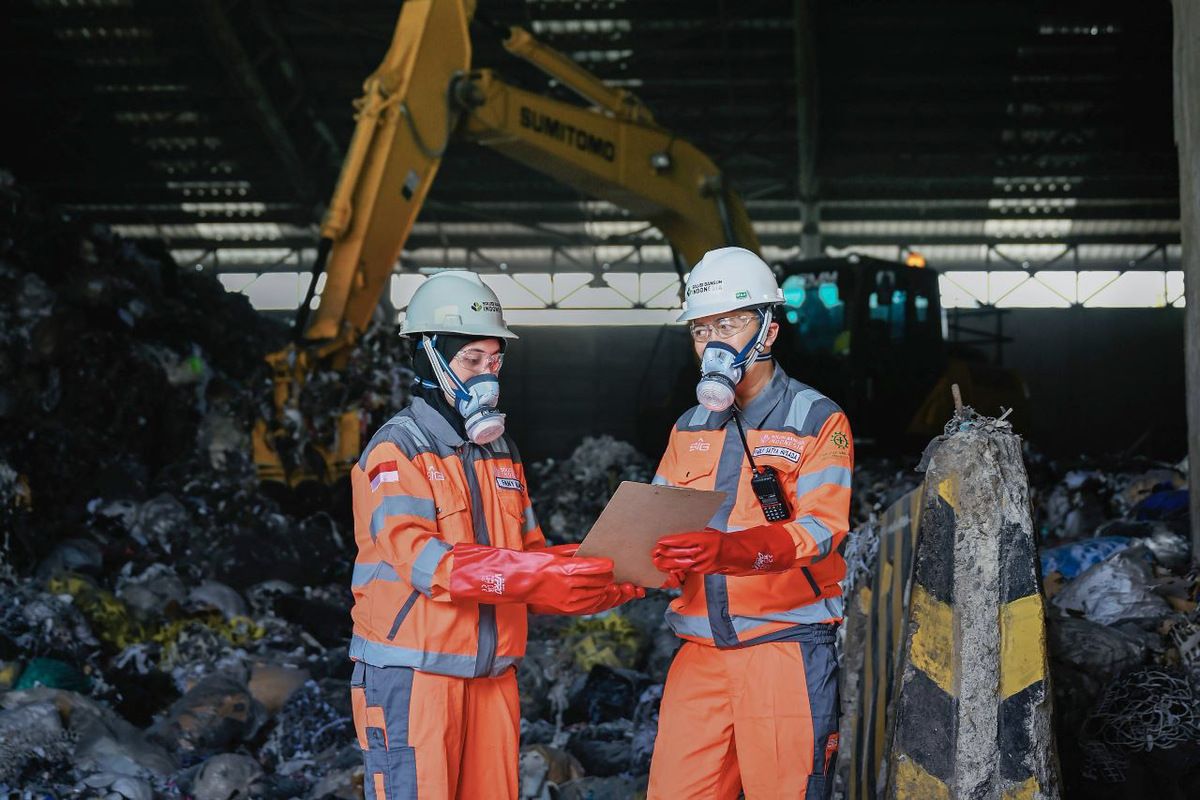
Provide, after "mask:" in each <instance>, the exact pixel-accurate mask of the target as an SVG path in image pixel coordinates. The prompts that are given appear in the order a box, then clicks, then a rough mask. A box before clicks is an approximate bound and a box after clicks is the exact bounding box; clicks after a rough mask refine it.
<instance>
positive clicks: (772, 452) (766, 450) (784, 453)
mask: <svg viewBox="0 0 1200 800" xmlns="http://www.w3.org/2000/svg"><path fill="white" fill-rule="evenodd" d="M759 456H778V457H779V458H786V459H787V460H788V461H790V462H792V463H793V464H799V463H800V454H799V453H797V452H796V451H795V450H791V449H789V448H787V447H774V446H772V447H756V448H754V457H755V458H758V457H759Z"/></svg>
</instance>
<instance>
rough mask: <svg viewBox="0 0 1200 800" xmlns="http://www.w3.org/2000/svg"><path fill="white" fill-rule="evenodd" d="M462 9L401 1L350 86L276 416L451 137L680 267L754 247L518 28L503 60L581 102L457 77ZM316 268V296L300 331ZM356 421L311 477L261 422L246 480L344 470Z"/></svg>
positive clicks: (326, 351)
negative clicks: (646, 228)
mask: <svg viewBox="0 0 1200 800" xmlns="http://www.w3.org/2000/svg"><path fill="white" fill-rule="evenodd" d="M474 12H475V3H474V2H473V0H406V2H405V3H404V5H403V7H402V10H401V13H400V18H399V20H398V22H397V24H396V31H395V34H394V36H393V39H392V43H391V46H390V47H389V49H388V51H387V54H386V55H385V57H384V59H383V62H382V63H381V64H380V66H379V68H378V69H377V70H376V71H375V72H374V73H372V74H371V75H370V77H368V78H367V80H366V81H365V82H364V84H363V95H362V97H361V98H360V99H359V100H357V101H356V102H355V121H356V123H355V129H354V135H353V138H352V139H351V143H350V148H349V150H348V152H347V154H346V159H345V161H344V163H343V166H342V172H341V174H340V176H339V178H338V183H337V187H336V189H335V190H334V194H333V197H332V199H331V201H330V205H329V210H328V212H327V214H326V217H325V220H324V222H323V223H322V225H321V242H320V246H319V248H318V259H317V265H316V267H315V268H314V275H313V285H312V287H311V288H310V292H309V297H308V298H306V301H305V303H304V304H302V307H301V309H300V311H299V316H298V320H297V327H298V328H299V329H300V330H301V331H302V335H301V336H300V338H299V341H298V342H296V343H295V344H293V345H291V346H290V347H288V348H287V349H285V350H283V351H280V352H278V353H273V354H272V355H270V356H268V358H267V361H268V363H269V364H270V365H271V366H272V369H273V371H274V380H275V396H274V401H275V402H274V405H275V412H276V417H277V419H283V418H284V416H285V415H286V412H287V410H288V409H289V408H295V407H296V406H297V404H298V398H299V394H300V392H301V391H302V390H303V386H304V384H305V381H306V379H307V377H308V375H309V374H310V373H311V372H312V370H314V369H316V368H318V367H330V368H334V369H337V368H340V367H342V366H343V365H344V364H345V359H346V357H347V355H348V354H349V352H350V351H351V349H352V348H353V347H354V344H355V342H356V341H357V339H358V337H359V336H361V335H362V333H364V332H365V331H366V329H367V326H368V325H369V323H370V321H371V317H372V315H373V314H374V311H375V309H376V307H377V306H378V304H379V299H380V296H381V295H382V294H383V292H384V291H385V290H386V289H387V286H388V280H389V278H390V277H391V275H392V273H393V271H394V270H395V266H396V263H397V261H398V259H399V256H400V252H401V250H402V249H403V247H404V243H405V241H406V240H407V239H408V236H409V234H410V233H411V231H412V227H413V224H414V223H415V222H416V219H417V216H418V214H419V213H420V210H421V206H422V204H423V203H424V201H425V197H426V196H427V195H428V193H429V189H430V186H431V185H432V183H433V180H434V177H435V175H436V174H437V170H438V167H439V166H440V164H441V161H442V157H443V155H444V153H445V151H446V146H447V144H448V143H449V141H450V139H451V137H452V136H455V135H457V136H460V137H463V138H465V139H467V140H470V141H474V142H477V143H479V144H481V145H483V146H485V147H490V148H492V149H494V150H496V151H497V152H499V153H503V154H504V155H506V156H508V157H509V158H512V159H514V160H515V161H519V162H521V163H523V164H525V165H527V166H529V167H530V168H531V169H534V170H537V171H539V172H543V173H545V174H547V175H549V176H550V177H552V178H555V179H556V180H558V181H561V182H562V183H565V184H567V185H569V186H572V187H574V188H576V189H578V190H579V191H581V192H584V193H586V194H588V195H591V196H592V197H595V198H598V199H601V200H607V201H609V202H611V203H613V204H615V205H617V206H620V207H622V208H624V209H627V210H628V211H629V212H630V213H631V214H633V215H635V216H637V217H639V218H643V219H646V220H648V221H649V222H650V223H652V224H653V225H654V226H655V227H657V228H658V229H659V230H660V231H661V232H662V234H663V236H664V237H665V238H666V239H667V241H668V242H670V244H671V245H672V247H673V248H674V249H675V251H676V252H677V253H678V254H679V255H680V256H681V257H682V258H683V259H684V260H686V261H687V262H688V263H695V262H696V261H698V260H699V259H700V257H701V256H702V255H703V253H704V252H705V251H706V250H709V249H712V248H714V247H720V246H723V245H729V244H737V245H741V246H743V247H747V248H750V249H752V250H756V251H757V249H758V239H757V237H756V236H755V233H754V229H753V228H752V227H751V225H750V220H749V218H748V217H747V215H746V211H745V208H744V207H743V206H742V203H741V201H740V199H738V197H737V196H736V195H735V194H734V193H733V192H732V191H731V190H730V189H729V187H728V186H727V185H726V184H725V181H724V179H723V177H722V175H721V172H720V170H719V169H718V168H717V167H716V165H715V164H713V162H712V161H711V160H710V159H709V158H708V157H707V156H705V155H704V154H703V153H701V152H700V151H699V150H698V149H696V148H695V147H694V146H693V145H691V144H689V143H688V142H686V141H685V140H683V139H680V138H678V137H676V136H675V135H674V134H672V133H671V132H669V131H667V130H664V129H663V128H661V127H659V125H658V124H657V123H656V122H655V121H654V118H653V116H652V115H651V113H650V112H649V110H648V109H647V108H646V107H645V106H644V105H643V104H642V103H641V101H640V100H638V99H637V97H635V96H634V95H633V94H632V93H630V92H628V91H625V90H623V89H615V88H612V87H609V86H607V85H605V84H604V83H603V81H601V80H600V79H599V78H597V77H596V76H594V75H592V74H591V73H590V72H588V71H587V70H585V69H584V68H583V67H581V66H579V65H578V64H576V63H574V62H573V61H571V60H570V59H568V58H567V57H566V56H564V55H563V54H561V53H559V52H557V51H555V50H554V49H553V48H550V47H549V46H547V45H545V44H544V43H541V42H539V41H537V39H535V38H534V37H533V36H532V35H531V34H529V33H528V32H527V31H525V30H523V29H521V28H512V29H511V30H510V31H509V34H508V36H507V38H506V39H505V41H504V45H505V47H506V48H507V49H508V51H509V52H511V53H513V54H514V55H516V56H518V57H520V58H523V59H525V60H526V61H528V62H529V63H531V64H533V65H535V66H536V67H538V68H539V69H541V70H542V71H543V72H545V73H546V74H548V75H550V76H551V77H553V78H555V79H556V80H558V81H560V82H561V83H562V84H563V85H565V86H568V87H570V88H571V89H572V90H574V91H575V92H576V93H577V94H579V95H580V97H582V98H583V99H584V101H585V102H586V103H588V105H587V106H586V107H585V106H581V105H575V104H572V103H567V102H563V101H561V100H556V99H553V98H549V97H545V96H543V95H539V94H536V93H534V92H530V91H527V90H525V89H520V88H517V87H514V86H511V85H509V84H506V83H505V82H504V81H502V80H501V79H500V78H499V77H498V76H497V75H496V73H494V72H492V71H490V70H479V71H471V40H470V34H469V26H470V22H471V19H472V17H473V15H474ZM322 271H323V272H324V273H325V275H326V281H325V286H324V290H323V291H322V293H321V295H320V300H319V305H318V306H317V307H316V310H315V312H313V313H312V318H311V321H310V320H309V319H308V315H309V301H310V300H311V298H312V295H313V293H314V290H315V286H316V279H317V276H318V274H320V273H321V272H322ZM356 420H357V416H356V414H355V412H354V411H349V412H347V413H346V414H345V415H344V418H343V420H342V423H341V424H340V425H338V426H337V427H338V433H337V437H336V439H337V440H336V441H335V442H331V443H328V444H327V445H326V446H325V448H324V449H323V450H322V451H321V452H320V453H319V455H320V457H321V460H323V461H324V462H325V464H326V465H327V467H328V468H327V469H326V474H325V475H313V474H312V473H311V471H310V470H309V468H308V467H306V466H305V465H304V464H305V463H306V461H305V460H299V459H294V458H293V459H290V461H291V462H292V463H288V464H284V463H283V459H282V458H281V456H280V453H279V448H278V447H276V446H275V445H276V444H278V443H281V440H282V439H283V438H284V437H285V436H286V433H285V431H284V429H283V426H282V425H281V424H278V423H274V424H273V423H271V422H268V421H267V420H260V421H259V423H258V425H257V426H256V427H255V430H254V454H255V461H256V463H257V465H258V467H259V475H260V477H262V478H263V479H267V480H286V482H288V483H290V484H292V485H295V484H297V483H299V482H301V481H304V480H309V479H314V478H315V479H318V480H329V479H332V478H335V477H337V476H339V475H343V474H345V472H346V471H347V470H348V469H349V465H350V463H352V461H353V460H354V458H356V457H357V455H358V449H359V426H358V425H356ZM311 460H312V459H308V460H307V462H311Z"/></svg>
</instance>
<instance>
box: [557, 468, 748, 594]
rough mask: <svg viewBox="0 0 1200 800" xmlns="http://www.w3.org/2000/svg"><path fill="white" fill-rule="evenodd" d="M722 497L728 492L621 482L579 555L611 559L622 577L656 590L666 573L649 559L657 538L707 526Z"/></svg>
mask: <svg viewBox="0 0 1200 800" xmlns="http://www.w3.org/2000/svg"><path fill="white" fill-rule="evenodd" d="M724 500H725V492H709V491H704V490H700V489H683V488H678V487H674V486H656V485H653V484H649V483H637V482H635V481H622V482H621V485H620V486H618V487H617V491H616V492H615V493H614V494H613V496H612V499H611V500H609V501H608V505H606V506H605V507H604V511H602V512H601V513H600V518H599V519H597V520H596V524H595V525H593V526H592V529H591V530H590V531H588V534H587V536H586V537H584V539H583V543H582V544H580V545H579V550H578V552H577V553H576V555H577V556H595V557H600V558H611V559H612V562H613V573H614V575H615V577H616V579H617V580H618V581H629V582H631V583H636V584H637V585H639V586H646V587H650V588H657V587H659V586H661V585H662V583H663V581H664V580H666V577H667V576H666V575H664V574H663V573H662V572H659V571H658V569H657V568H655V566H654V562H653V561H652V560H651V558H650V553H651V551H652V550H653V549H654V544H655V542H657V541H658V540H659V539H661V538H662V537H664V536H667V535H669V534H672V533H684V532H686V531H696V530H701V529H703V528H704V527H705V526H706V525H708V522H709V520H711V519H712V517H713V515H714V514H716V513H717V509H718V508H720V507H721V503H722V502H723V501H724Z"/></svg>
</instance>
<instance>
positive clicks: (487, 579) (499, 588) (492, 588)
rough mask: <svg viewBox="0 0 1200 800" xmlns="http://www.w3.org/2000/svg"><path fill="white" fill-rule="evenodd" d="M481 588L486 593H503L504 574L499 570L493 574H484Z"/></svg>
mask: <svg viewBox="0 0 1200 800" xmlns="http://www.w3.org/2000/svg"><path fill="white" fill-rule="evenodd" d="M481 588H482V589H483V591H485V592H487V593H488V594H504V576H503V575H501V574H500V573H499V572H497V573H496V574H495V575H484V576H483V586H482V587H481Z"/></svg>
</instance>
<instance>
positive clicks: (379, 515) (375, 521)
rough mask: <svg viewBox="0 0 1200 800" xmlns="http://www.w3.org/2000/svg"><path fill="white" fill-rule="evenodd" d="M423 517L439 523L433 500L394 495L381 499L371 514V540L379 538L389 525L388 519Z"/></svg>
mask: <svg viewBox="0 0 1200 800" xmlns="http://www.w3.org/2000/svg"><path fill="white" fill-rule="evenodd" d="M400 516H410V517H421V518H422V519H427V520H429V521H430V522H436V521H437V507H436V506H435V505H434V504H433V499H432V498H427V497H412V496H411V495H406V494H393V495H388V496H387V497H383V498H380V500H379V506H378V507H377V508H376V509H375V510H374V511H373V512H371V540H372V541H374V540H375V539H377V538H379V532H380V531H382V530H383V529H384V527H386V525H387V519H388V517H400Z"/></svg>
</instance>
